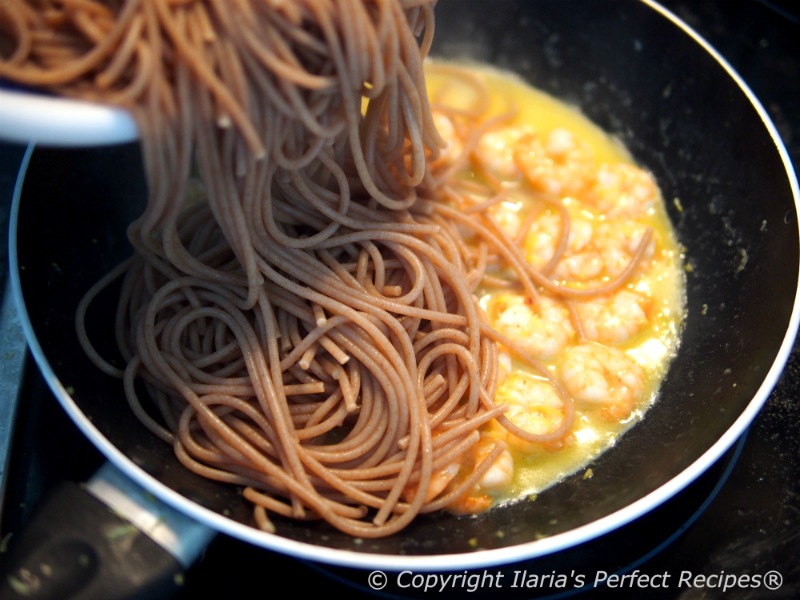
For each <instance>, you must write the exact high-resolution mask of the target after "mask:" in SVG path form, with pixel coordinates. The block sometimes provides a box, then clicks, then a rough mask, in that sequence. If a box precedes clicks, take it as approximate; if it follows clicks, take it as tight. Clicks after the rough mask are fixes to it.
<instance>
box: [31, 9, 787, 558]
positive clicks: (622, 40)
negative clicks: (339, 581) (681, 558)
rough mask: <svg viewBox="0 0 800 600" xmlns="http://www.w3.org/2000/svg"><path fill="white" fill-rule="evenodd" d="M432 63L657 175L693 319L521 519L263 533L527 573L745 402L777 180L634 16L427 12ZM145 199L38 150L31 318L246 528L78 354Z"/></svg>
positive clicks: (781, 254)
mask: <svg viewBox="0 0 800 600" xmlns="http://www.w3.org/2000/svg"><path fill="white" fill-rule="evenodd" d="M434 54H435V55H438V56H444V57H451V58H461V59H471V60H477V61H481V62H488V63H491V64H494V65H496V66H498V67H500V68H503V69H508V70H511V71H514V72H515V73H517V74H518V75H520V76H521V77H523V78H524V79H526V80H528V81H529V82H532V83H533V84H534V85H536V86H538V87H540V88H542V89H544V90H545V91H547V92H549V93H552V94H554V95H556V96H557V97H560V98H562V99H564V100H566V101H567V102H569V103H571V104H573V105H575V106H577V107H578V108H579V109H580V110H581V111H583V112H584V113H585V114H586V115H587V116H588V117H589V118H591V119H592V120H594V121H595V122H596V123H598V124H599V125H600V126H601V127H603V128H605V129H606V130H608V131H610V132H611V133H612V134H614V135H616V136H618V137H619V138H620V139H621V140H622V142H623V143H624V144H625V145H626V146H627V147H628V149H629V150H630V151H631V153H632V154H633V156H634V157H635V159H636V160H637V161H638V162H639V163H640V164H641V165H642V166H644V167H645V168H647V169H649V170H651V171H652V172H653V174H654V175H655V176H656V178H657V179H658V182H659V184H660V185H661V188H662V190H663V193H664V197H665V198H666V200H667V208H668V210H669V213H670V216H671V218H672V219H673V222H674V223H675V226H676V228H677V231H678V237H679V240H680V242H681V244H683V246H684V247H685V249H686V257H687V258H686V266H687V270H686V271H687V272H686V280H687V294H688V306H687V309H688V310H687V318H686V322H685V326H684V331H683V335H682V341H681V344H680V349H679V352H678V356H677V357H676V359H675V361H674V363H673V364H672V367H671V369H670V371H669V373H668V375H667V378H666V380H665V381H664V384H663V386H662V390H661V394H660V397H659V399H658V401H657V402H656V404H655V406H654V407H653V408H652V409H651V410H650V411H649V412H648V413H647V415H646V417H645V418H644V420H643V422H642V423H640V424H638V425H637V426H636V427H634V428H633V429H632V430H630V431H629V432H628V433H627V434H625V435H624V436H623V437H622V438H621V439H620V440H619V442H618V444H617V445H616V447H614V448H612V449H611V450H610V451H609V452H607V453H606V454H604V455H602V456H601V457H600V458H598V459H597V460H596V461H594V463H593V464H592V469H593V472H594V477H593V478H591V479H587V480H584V479H583V478H582V477H581V475H580V474H579V475H576V476H572V477H569V478H567V479H566V480H565V481H563V482H561V483H559V484H558V485H556V486H555V487H553V488H551V489H550V490H547V491H546V492H544V493H541V494H539V496H538V498H537V499H536V500H535V501H533V502H531V501H523V502H519V503H517V504H514V505H511V506H507V507H503V508H500V509H497V510H492V511H489V512H487V513H485V514H482V515H479V516H477V517H472V518H456V517H453V516H450V515H448V514H436V515H427V516H421V517H419V518H417V519H416V520H415V521H414V523H413V524H412V525H411V526H410V527H408V528H407V529H406V530H405V531H403V532H401V533H400V534H398V535H394V536H392V537H389V538H386V539H380V540H354V539H353V538H351V537H348V536H345V535H342V534H340V533H339V532H337V531H336V530H334V529H333V528H332V527H330V526H329V525H327V524H325V523H316V524H308V523H295V522H290V521H285V520H282V519H280V518H276V519H275V521H276V525H277V529H278V534H279V535H280V536H284V537H286V538H290V539H293V540H297V541H301V542H309V543H311V544H315V545H318V546H327V547H331V548H340V549H348V550H352V551H354V552H358V553H377V554H384V555H443V554H453V553H472V552H474V551H475V547H476V546H477V548H478V549H497V548H509V547H514V546H518V545H520V544H525V546H522V547H520V548H523V550H521V552H520V557H522V556H530V555H532V554H536V550H535V547H536V544H533V545H531V543H532V542H534V541H535V540H538V539H540V538H542V537H544V536H548V537H549V536H554V535H556V534H561V533H564V532H567V531H569V530H572V529H574V528H576V527H579V526H582V525H586V524H588V523H591V522H593V521H596V520H597V519H601V518H603V517H607V516H608V515H611V514H612V513H615V512H617V511H620V510H621V509H624V508H625V507H626V506H628V505H630V504H631V503H633V502H635V501H637V500H639V499H641V498H643V497H644V496H646V495H647V494H650V493H651V492H653V491H654V490H656V489H657V488H659V487H661V486H663V485H664V484H666V483H667V482H669V481H670V480H671V479H673V478H675V477H676V476H677V475H678V474H680V473H681V472H682V471H684V470H685V469H687V467H689V466H690V465H691V464H692V463H693V462H695V461H696V460H697V459H698V458H699V457H700V456H701V455H703V454H704V453H705V452H706V451H708V450H709V448H711V447H712V446H713V445H714V444H715V442H717V441H718V440H719V439H720V437H721V436H723V434H724V433H725V432H726V431H727V430H728V429H729V428H730V427H731V426H732V424H733V423H734V421H736V419H737V418H738V417H739V416H740V415H741V414H742V412H743V411H744V410H745V408H746V407H747V406H748V404H749V403H750V402H751V400H753V398H754V397H755V396H756V395H757V392H758V391H759V387H760V386H762V383H763V382H764V380H765V377H766V376H767V373H768V371H769V370H770V368H771V367H772V365H773V362H774V361H775V360H776V356H778V353H779V349H780V348H781V345H782V344H783V343H784V338H785V337H786V336H787V328H789V324H790V317H791V315H792V310H793V306H794V303H795V294H796V290H797V279H798V225H797V212H796V210H795V201H794V198H793V194H792V186H791V184H790V178H791V177H792V176H791V175H787V167H786V166H785V164H784V161H783V160H782V157H781V154H780V152H779V150H778V146H777V145H776V141H775V140H774V139H773V137H772V136H771V134H770V131H769V130H768V128H767V126H766V125H765V123H764V121H763V118H762V116H761V115H760V114H759V112H758V111H757V109H756V108H755V107H754V105H753V104H752V103H751V101H750V100H749V99H748V97H747V96H746V94H745V93H744V92H743V91H742V89H740V87H739V86H738V85H737V83H736V82H735V81H734V79H733V78H732V77H731V75H729V74H728V73H727V72H726V70H725V69H724V68H723V66H721V65H720V64H719V63H718V62H717V61H716V60H715V58H714V57H713V56H712V55H711V54H709V53H708V52H707V51H706V50H705V49H703V48H702V47H701V46H700V45H699V44H698V43H697V42H696V41H694V40H693V39H692V38H691V37H690V36H689V35H688V34H687V33H685V32H684V31H682V30H681V29H680V28H679V27H678V26H676V25H675V24H674V23H672V22H670V21H669V20H668V19H667V18H665V17H664V16H662V15H661V14H659V13H658V12H657V11H656V10H654V9H653V8H651V7H650V6H648V5H646V4H643V3H639V2H629V1H621V2H608V1H605V2H580V3H578V2H563V0H555V1H532V2H488V1H485V0H472V1H470V0H450V1H448V0H441V1H440V3H439V5H438V6H437V29H436V43H435V46H434ZM778 143H779V142H778ZM144 196H145V184H144V181H143V174H142V168H141V161H140V157H139V153H138V148H137V146H135V145H126V146H116V147H110V148H101V149H90V150H63V149H60V150H54V149H44V148H40V149H37V150H36V151H35V152H34V154H33V156H32V159H31V161H30V166H29V169H28V173H27V177H26V179H25V183H24V187H23V189H22V197H21V202H20V208H19V220H18V248H17V251H18V257H19V258H18V264H19V269H20V271H19V275H20V282H21V288H22V292H23V296H24V301H25V304H26V307H27V311H28V315H29V317H30V321H31V323H32V327H33V330H34V332H35V335H36V338H38V342H39V344H40V345H41V348H42V350H43V354H44V356H45V357H46V358H47V360H48V361H49V364H50V366H51V367H52V369H53V371H54V373H55V375H56V376H57V378H58V380H59V382H60V384H61V385H62V386H63V388H64V389H66V391H67V392H68V393H69V394H71V395H72V397H73V398H74V401H75V402H76V403H77V405H78V407H79V408H80V410H81V411H83V413H85V415H86V416H87V417H88V419H89V420H90V421H91V423H92V424H93V425H94V426H95V427H96V428H97V429H98V430H99V431H100V432H101V434H102V435H103V436H105V437H106V438H107V439H108V440H109V441H110V442H111V443H112V444H113V445H114V446H116V447H117V448H118V449H119V450H120V451H121V452H122V453H124V454H125V455H126V456H128V457H129V458H130V459H131V460H132V461H133V463H135V464H136V465H138V466H139V467H141V469H143V470H144V471H145V472H147V473H149V474H150V475H152V476H153V477H154V478H156V479H157V480H158V481H161V482H163V483H164V484H166V485H167V486H168V487H170V488H172V489H173V490H175V491H177V492H178V493H180V494H182V495H183V496H185V497H186V498H188V499H189V500H191V501H193V502H195V503H197V504H199V505H201V506H203V507H207V508H209V509H211V510H212V511H215V512H216V513H219V514H220V515H225V516H227V517H229V518H230V519H233V520H236V521H239V522H241V523H244V524H252V513H251V508H250V506H249V505H248V503H247V502H245V501H244V500H243V499H242V497H241V495H240V491H241V490H237V489H236V488H235V487H233V486H226V485H222V484H217V483H214V482H211V481H207V480H204V479H201V478H199V477H197V476H195V475H193V474H191V473H189V472H188V471H186V470H185V469H184V468H182V467H181V466H180V464H179V463H178V461H177V460H176V459H175V457H174V456H173V453H172V449H171V447H169V446H167V445H165V444H164V443H163V442H161V441H160V440H158V439H156V438H155V436H153V435H152V434H150V433H149V432H148V431H147V430H146V429H145V428H144V427H143V426H142V425H141V424H140V423H139V422H138V421H137V420H136V418H135V417H134V416H133V414H132V412H131V411H130V410H129V408H128V406H127V404H126V401H125V398H124V395H123V392H122V384H121V382H120V381H118V380H116V379H113V378H110V377H108V376H106V375H104V374H102V373H101V372H100V371H98V370H97V369H96V368H95V367H94V366H93V365H92V364H91V363H90V362H89V361H88V359H87V358H86V357H85V355H84V353H83V351H82V350H81V348H80V346H79V345H78V343H77V339H76V335H75V328H74V314H75V307H76V305H77V303H78V301H79V300H80V298H81V296H82V295H83V294H84V293H85V292H86V290H87V289H88V288H89V287H90V286H91V285H92V284H93V283H94V282H95V281H96V280H98V279H99V278H100V277H101V276H102V275H103V274H105V273H106V272H107V271H109V270H110V269H111V268H112V267H113V266H115V265H116V264H117V263H118V262H119V261H120V260H121V259H123V258H124V257H126V256H127V255H129V254H130V252H131V249H130V246H129V245H128V242H127V240H126V238H125V226H126V225H127V223H129V222H130V221H131V220H132V219H133V218H135V217H136V216H137V215H138V214H139V213H140V211H141V210H142V207H143V203H144ZM117 289H118V288H116V287H115V288H113V289H112V290H110V291H109V292H108V293H105V294H103V295H102V296H101V297H100V298H99V299H98V300H97V301H96V302H95V303H94V304H93V305H92V307H91V309H90V313H89V318H88V329H89V335H90V337H91V339H92V340H93V341H94V343H95V344H96V347H97V348H98V350H99V351H100V353H101V354H103V355H104V356H107V357H113V356H117V357H118V354H117V351H116V348H115V345H114V341H113V334H112V331H113V313H114V310H115V302H116V298H115V295H116V291H117ZM792 336H793V332H790V333H789V337H790V338H791V337H792ZM788 343H791V340H789V341H788ZM117 360H119V359H118V358H117ZM774 383H775V382H774V381H770V382H769V383H768V384H767V386H766V387H767V388H769V387H770V386H771V385H774ZM55 385H56V387H58V384H57V383H56V384H55ZM768 391H769V389H762V390H761V391H760V392H759V397H758V398H757V399H756V400H755V402H757V403H758V402H763V401H764V400H765V399H766V395H767V393H768ZM751 412H752V411H751ZM95 442H96V443H97V440H95ZM101 446H102V444H101ZM498 532H502V536H501V535H498ZM264 540H268V541H263V540H261V539H260V538H259V539H258V540H256V541H257V543H262V544H263V545H266V546H269V547H272V548H278V549H280V548H279V543H278V542H275V541H274V540H275V538H268V536H264ZM269 540H272V541H269ZM276 544H277V545H276ZM324 560H329V557H328V558H324Z"/></svg>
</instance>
